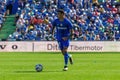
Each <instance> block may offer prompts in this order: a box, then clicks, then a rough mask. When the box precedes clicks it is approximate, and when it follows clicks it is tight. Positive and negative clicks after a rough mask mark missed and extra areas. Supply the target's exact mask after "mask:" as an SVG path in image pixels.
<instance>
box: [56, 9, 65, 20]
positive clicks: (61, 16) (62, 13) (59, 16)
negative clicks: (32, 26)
mask: <svg viewBox="0 0 120 80" xmlns="http://www.w3.org/2000/svg"><path fill="white" fill-rule="evenodd" d="M57 13H58V18H64V16H65V12H64V10H63V9H59V10H58V11H57Z"/></svg>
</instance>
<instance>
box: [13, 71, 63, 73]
mask: <svg viewBox="0 0 120 80" xmlns="http://www.w3.org/2000/svg"><path fill="white" fill-rule="evenodd" d="M53 72H63V71H62V70H61V71H60V70H59V71H58V70H56V71H44V70H43V71H41V72H36V71H14V73H53Z"/></svg>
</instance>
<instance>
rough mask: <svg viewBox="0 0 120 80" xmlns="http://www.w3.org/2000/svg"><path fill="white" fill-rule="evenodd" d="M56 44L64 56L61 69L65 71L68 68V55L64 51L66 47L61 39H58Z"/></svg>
mask: <svg viewBox="0 0 120 80" xmlns="http://www.w3.org/2000/svg"><path fill="white" fill-rule="evenodd" d="M58 44H59V48H60V50H61V52H62V54H63V56H64V69H63V70H65V71H66V70H68V58H69V55H68V53H67V52H66V51H67V48H68V47H67V46H64V43H63V41H59V42H58Z"/></svg>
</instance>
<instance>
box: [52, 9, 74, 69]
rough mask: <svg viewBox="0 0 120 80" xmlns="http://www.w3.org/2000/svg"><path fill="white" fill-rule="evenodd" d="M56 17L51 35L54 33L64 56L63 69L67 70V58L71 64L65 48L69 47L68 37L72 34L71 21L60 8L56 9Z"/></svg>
mask: <svg viewBox="0 0 120 80" xmlns="http://www.w3.org/2000/svg"><path fill="white" fill-rule="evenodd" d="M57 15H58V18H57V19H55V20H54V21H53V23H52V26H53V27H52V35H54V34H55V30H56V39H57V42H58V45H59V48H60V50H61V52H62V54H63V56H64V63H65V65H64V69H63V70H64V71H67V70H68V60H69V61H70V63H71V64H73V60H72V55H70V54H69V53H68V52H67V50H68V47H69V42H70V38H71V37H72V36H73V29H72V27H73V26H72V23H71V22H70V21H69V20H68V19H67V18H66V17H65V12H64V10H62V9H59V10H58V11H57Z"/></svg>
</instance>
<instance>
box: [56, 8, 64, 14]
mask: <svg viewBox="0 0 120 80" xmlns="http://www.w3.org/2000/svg"><path fill="white" fill-rule="evenodd" d="M57 12H60V13H62V14H65V12H64V10H63V9H58V10H57Z"/></svg>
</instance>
